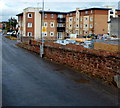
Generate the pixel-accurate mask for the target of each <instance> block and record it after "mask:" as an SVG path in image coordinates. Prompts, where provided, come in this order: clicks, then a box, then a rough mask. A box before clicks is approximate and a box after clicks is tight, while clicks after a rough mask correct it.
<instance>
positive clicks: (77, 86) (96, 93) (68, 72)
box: [2, 37, 118, 106]
mask: <svg viewBox="0 0 120 108" xmlns="http://www.w3.org/2000/svg"><path fill="white" fill-rule="evenodd" d="M15 43H16V41H15V40H9V39H6V38H4V37H3V40H2V59H3V60H2V81H3V82H2V89H3V92H2V95H3V96H2V98H3V106H116V105H118V96H117V89H111V90H112V93H111V92H108V91H106V90H105V89H104V88H102V87H101V86H99V85H96V83H93V82H92V81H91V80H89V79H87V78H86V77H84V76H82V75H80V74H79V73H77V72H76V71H74V70H72V69H70V68H68V67H66V66H63V65H60V64H56V63H52V62H50V61H48V60H45V59H41V58H40V57H39V55H37V54H34V53H31V52H29V51H26V50H24V49H21V48H19V47H17V46H15ZM108 89H109V88H108Z"/></svg>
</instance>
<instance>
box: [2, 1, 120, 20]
mask: <svg viewBox="0 0 120 108" xmlns="http://www.w3.org/2000/svg"><path fill="white" fill-rule="evenodd" d="M44 1H45V9H46V10H48V9H50V10H56V11H70V10H75V9H76V8H89V7H94V6H105V5H117V2H118V0H114V2H112V1H110V0H103V2H102V0H97V1H96V0H74V2H73V0H44ZM27 7H40V8H41V7H42V0H29V1H28V0H0V10H1V11H0V18H1V17H2V20H7V19H8V18H10V17H11V16H13V17H15V18H17V17H16V14H18V13H21V12H22V11H23V9H24V8H27Z"/></svg>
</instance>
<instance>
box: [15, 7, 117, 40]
mask: <svg viewBox="0 0 120 108" xmlns="http://www.w3.org/2000/svg"><path fill="white" fill-rule="evenodd" d="M110 10H111V9H110V8H88V9H82V10H80V9H79V8H77V9H76V10H75V11H70V12H57V11H44V27H46V32H44V38H45V39H49V38H50V39H64V37H66V36H67V35H69V34H76V35H77V36H78V37H81V36H87V35H89V34H96V35H97V34H106V33H108V31H109V29H108V28H109V25H108V24H109V23H108V21H109V17H110V12H109V11H110ZM115 13H116V16H117V15H119V10H116V12H115ZM111 14H112V13H111ZM17 16H18V25H19V30H18V31H19V34H20V35H22V36H23V37H33V38H34V39H38V38H40V36H41V18H42V10H41V9H40V8H26V9H24V10H23V13H20V14H18V15H17Z"/></svg>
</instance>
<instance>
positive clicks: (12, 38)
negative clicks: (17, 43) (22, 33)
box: [5, 36, 17, 40]
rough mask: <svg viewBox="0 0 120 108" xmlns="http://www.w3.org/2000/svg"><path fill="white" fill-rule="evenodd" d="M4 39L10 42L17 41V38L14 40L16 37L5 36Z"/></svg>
mask: <svg viewBox="0 0 120 108" xmlns="http://www.w3.org/2000/svg"><path fill="white" fill-rule="evenodd" d="M5 38H7V39H11V40H17V38H16V37H13V36H5Z"/></svg>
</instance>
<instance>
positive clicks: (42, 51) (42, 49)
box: [40, 0, 44, 58]
mask: <svg viewBox="0 0 120 108" xmlns="http://www.w3.org/2000/svg"><path fill="white" fill-rule="evenodd" d="M43 27H44V0H43V1H42V27H41V45H40V57H41V58H42V57H43V54H44V46H43V31H42V28H43Z"/></svg>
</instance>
